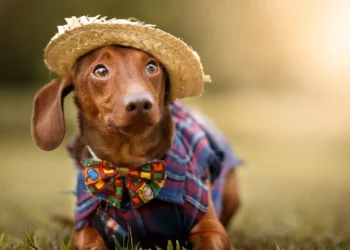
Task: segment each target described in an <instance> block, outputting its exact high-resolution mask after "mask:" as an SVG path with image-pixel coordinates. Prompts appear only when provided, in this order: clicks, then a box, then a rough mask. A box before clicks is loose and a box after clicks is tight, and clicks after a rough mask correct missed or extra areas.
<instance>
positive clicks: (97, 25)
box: [45, 16, 210, 100]
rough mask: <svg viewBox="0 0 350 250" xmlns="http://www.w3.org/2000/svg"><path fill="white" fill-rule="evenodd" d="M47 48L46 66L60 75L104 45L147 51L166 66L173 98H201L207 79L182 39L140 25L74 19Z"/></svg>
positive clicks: (102, 19) (117, 20)
mask: <svg viewBox="0 0 350 250" xmlns="http://www.w3.org/2000/svg"><path fill="white" fill-rule="evenodd" d="M65 20H66V22H67V24H66V25H63V26H58V33H57V34H56V35H55V36H54V37H53V38H52V39H51V41H50V42H49V44H48V45H47V47H46V48H45V64H46V65H47V67H48V68H49V69H50V70H51V71H53V72H55V73H57V74H59V75H65V74H67V73H68V72H69V70H70V69H71V67H72V66H73V64H74V63H75V61H76V60H77V59H78V58H79V57H81V56H83V55H84V54H86V53H88V52H90V51H92V50H95V49H97V48H99V47H103V46H105V45H121V46H128V47H132V48H136V49H140V50H142V51H145V52H147V53H149V54H151V55H152V56H154V57H155V58H157V59H158V60H159V61H160V63H161V64H162V65H163V66H164V67H165V69H166V71H167V72H168V74H169V78H170V85H171V90H170V99H171V100H175V99H178V98H184V97H191V96H198V95H200V94H201V93H202V92H203V83H204V82H210V76H205V75H204V73H203V67H202V64H201V62H200V58H199V56H198V54H197V53H196V52H195V51H193V50H192V49H191V48H190V47H189V46H188V45H187V44H186V43H184V42H183V41H181V40H180V39H178V38H176V37H174V36H172V35H170V34H169V33H167V32H164V31H162V30H160V29H157V28H155V26H154V25H148V24H144V23H141V22H136V21H130V20H125V19H114V18H113V19H110V20H107V19H106V17H102V18H100V17H99V16H96V17H87V16H81V17H78V18H77V17H74V16H73V17H71V18H66V19H65Z"/></svg>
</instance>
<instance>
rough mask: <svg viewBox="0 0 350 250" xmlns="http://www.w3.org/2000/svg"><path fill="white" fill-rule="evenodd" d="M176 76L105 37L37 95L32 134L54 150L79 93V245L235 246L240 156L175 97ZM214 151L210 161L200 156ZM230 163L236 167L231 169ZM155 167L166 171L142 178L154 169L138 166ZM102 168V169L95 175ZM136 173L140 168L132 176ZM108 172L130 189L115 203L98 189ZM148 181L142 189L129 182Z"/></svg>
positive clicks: (75, 148) (74, 147)
mask: <svg viewBox="0 0 350 250" xmlns="http://www.w3.org/2000/svg"><path fill="white" fill-rule="evenodd" d="M171 84H172V83H171V80H170V77H169V74H168V72H167V69H166V68H165V67H164V65H163V64H162V63H161V62H160V61H159V60H158V59H157V58H156V57H154V56H152V55H150V54H149V53H146V52H144V51H142V50H140V49H135V48H131V47H128V46H126V47H125V46H120V45H106V46H101V47H99V48H97V49H95V50H92V51H90V52H88V53H86V54H84V55H82V56H81V57H79V58H78V59H77V60H75V62H74V64H73V66H72V67H71V68H70V70H69V72H68V73H66V74H65V75H64V76H61V77H59V78H56V79H54V80H52V81H51V82H49V83H48V84H47V85H45V86H44V87H43V88H42V89H40V90H39V91H38V93H37V94H36V96H35V98H34V109H33V118H32V137H33V138H34V141H35V143H36V144H37V145H38V146H39V147H40V148H41V149H44V150H52V149H54V148H56V147H57V146H58V145H60V144H61V143H62V140H63V137H64V133H65V121H64V112H63V100H64V97H65V96H66V95H67V94H68V93H69V92H71V91H73V90H74V92H75V104H76V106H77V107H78V124H79V133H78V135H77V137H76V138H75V140H74V141H73V142H72V143H71V144H70V146H69V151H70V153H71V155H72V157H73V159H74V162H75V163H76V165H77V168H78V169H79V175H78V183H77V209H76V225H75V230H74V232H73V246H74V249H79V250H85V249H98V250H99V249H101V250H102V249H114V247H118V246H119V247H125V245H124V246H122V245H123V242H124V243H125V240H126V238H128V239H130V238H132V241H133V242H134V243H135V244H139V246H140V247H143V248H150V249H155V247H160V248H162V249H165V248H166V246H167V242H168V240H171V241H172V242H175V241H176V240H177V241H179V243H180V244H181V245H182V246H184V247H186V248H189V249H191V248H192V247H194V248H196V249H204V250H206V249H208V250H209V249H218V250H226V249H230V241H229V238H228V235H227V233H226V231H225V227H227V225H228V223H229V221H230V219H231V217H232V216H233V215H234V213H235V211H236V210H237V208H238V206H239V194H238V188H237V180H236V171H235V168H234V167H235V166H234V165H238V164H239V163H238V161H237V160H236V161H235V159H233V158H234V157H232V156H230V155H231V154H232V152H230V148H229V146H226V144H225V143H226V141H225V139H224V137H222V135H221V133H219V132H218V131H216V129H215V127H214V126H212V125H210V124H209V123H210V122H209V121H207V120H206V118H204V117H203V116H201V115H200V114H199V113H198V112H194V111H192V110H190V109H188V108H186V107H184V106H183V104H182V103H181V102H179V101H175V102H174V101H171V100H170V96H171ZM197 137H198V138H197ZM194 141H195V145H191V142H194ZM220 142H222V143H223V145H225V146H223V145H220ZM227 145H228V144H227ZM181 147H182V148H181ZM174 148H175V149H174ZM206 150H208V151H206ZM205 152H208V155H210V157H208V159H209V160H210V164H209V163H207V162H205V163H204V164H202V162H201V161H202V158H203V157H202V155H203V154H205ZM225 153H226V155H225ZM189 154H191V155H189ZM195 154H199V155H200V156H199V157H198V159H197V158H196V157H195V156H194V155H195ZM187 158H188V159H187ZM86 159H88V160H86ZM100 159H103V160H100ZM154 159H157V160H156V161H154ZM185 161H187V162H188V165H187V168H186V169H185V170H184V169H183V166H181V164H180V163H181V162H185ZM225 161H226V163H225V164H231V165H232V166H229V167H226V168H225V169H223V167H222V166H223V162H225ZM167 164H168V165H167ZM208 165H209V166H208ZM138 166H142V167H141V168H137V167H138ZM102 167H106V168H104V170H101V168H102ZM146 167H147V168H148V167H152V171H153V172H155V171H158V170H159V171H160V172H159V173H160V174H161V175H162V174H164V176H163V177H162V178H160V179H157V180H155V179H156V177H149V178H148V179H147V180H146V181H141V177H142V175H146V174H148V173H146V174H145V173H141V172H137V171H139V170H138V169H145V168H146ZM116 169H117V172H118V173H116ZM100 170H101V171H102V172H99V173H98V174H97V176H98V177H96V178H95V177H93V176H92V175H91V173H95V172H94V171H100ZM103 171H105V172H103ZM106 171H107V172H106ZM110 171H112V172H113V174H111V175H109V173H111V172H110ZM140 171H141V170H140ZM133 172H137V173H139V175H136V174H135V175H134V176H131V177H128V176H129V175H130V174H132V173H133ZM140 173H141V174H140ZM159 173H158V174H159ZM95 174H96V173H95ZM116 174H118V176H119V177H120V179H118V181H117V178H116V177H115V175H116ZM102 175H106V176H105V177H106V178H107V177H108V178H110V179H109V181H107V180H106V179H104V180H103V181H104V182H103V181H102V183H103V184H104V185H105V184H106V183H108V185H105V186H104V188H105V191H106V190H107V191H106V192H107V194H110V192H111V190H112V189H113V188H114V187H113V188H112V187H111V186H110V185H112V184H113V185H114V184H115V185H119V186H118V187H120V190H122V191H120V193H119V194H117V195H116V194H115V193H114V197H112V198H113V199H114V200H113V201H114V202H110V201H111V199H108V198H107V197H106V193H98V192H97V191H96V189H99V187H97V188H96V186H98V185H99V184H100V183H101V178H100V177H101V176H102ZM135 176H138V177H140V178H136V177H135ZM94 178H95V179H94ZM97 178H99V179H98V180H97ZM153 179H154V180H155V181H154V183H151V182H150V180H153ZM95 180H96V181H95ZM117 182H118V183H117ZM135 182H136V184H135ZM141 182H142V183H143V184H142V185H143V189H142V190H141V189H137V190H136V189H133V190H130V189H129V190H127V189H126V187H130V186H132V185H135V187H136V186H140V185H141V184H140V183H141ZM126 183H127V184H126ZM101 189H102V188H101ZM113 190H114V189H113ZM135 190H136V191H135ZM218 190H219V191H218ZM134 191H135V192H136V194H135V196H133V195H134V193H133V192H134ZM191 192H193V193H191ZM216 192H219V193H220V194H219V195H218V193H216ZM117 193H118V192H117ZM119 197H121V198H120V200H117V201H115V199H116V198H119ZM137 199H138V200H137ZM137 202H139V203H137ZM135 204H136V205H135ZM133 205H135V206H133ZM218 210H220V211H218Z"/></svg>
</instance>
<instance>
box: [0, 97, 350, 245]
mask: <svg viewBox="0 0 350 250" xmlns="http://www.w3.org/2000/svg"><path fill="white" fill-rule="evenodd" d="M10 96H11V95H4V96H3V97H2V98H1V99H2V101H4V102H5V103H6V109H5V108H4V107H1V109H0V115H1V117H2V121H1V125H0V126H1V128H2V129H1V131H2V132H1V134H0V136H1V139H2V140H1V144H0V156H1V157H0V161H1V174H0V189H1V190H2V192H1V195H0V204H1V206H0V249H11V247H10V246H11V245H12V246H13V248H14V249H15V246H19V248H17V249H32V248H30V247H29V246H28V244H29V243H30V242H28V241H27V240H26V239H31V238H35V241H36V242H37V244H39V245H40V244H43V245H42V246H41V247H38V248H39V249H65V246H68V247H69V232H70V228H65V229H57V227H56V226H54V225H51V222H50V217H51V215H52V214H62V215H67V216H71V215H72V213H73V207H74V198H73V195H72V190H73V188H74V182H75V180H74V176H75V171H74V169H73V168H72V164H71V161H70V159H69V157H68V155H67V153H66V151H65V148H64V146H61V147H60V148H59V149H57V150H55V151H53V152H42V151H40V150H38V149H37V148H35V147H34V145H33V143H32V141H31V139H30V136H29V133H30V131H29V127H28V122H29V120H30V112H31V111H30V110H31V103H30V101H31V100H30V96H31V95H29V94H28V93H24V94H23V98H20V100H22V101H21V103H18V102H14V100H12V99H10ZM204 97H205V98H200V99H195V100H191V101H187V104H189V105H191V106H195V107H200V109H201V110H202V111H203V112H205V113H206V114H207V115H208V116H209V117H211V119H212V120H214V121H215V122H216V124H217V126H218V127H219V128H221V129H222V130H223V131H224V132H225V133H226V134H227V136H228V137H229V138H230V140H231V141H232V143H233V145H234V148H235V150H236V152H237V154H238V155H239V156H240V157H241V158H243V159H244V160H245V164H244V166H242V167H241V168H240V169H239V170H238V175H239V186H240V193H241V199H242V205H241V207H240V209H239V211H238V213H237V216H236V217H235V218H234V220H233V221H232V223H231V225H230V230H229V235H230V238H231V240H232V245H233V247H234V248H235V249H288V250H289V249H350V200H349V197H350V196H349V193H350V182H349V176H350V168H349V166H348V165H349V164H348V155H349V149H350V138H349V136H348V134H350V133H349V132H350V119H349V118H347V109H346V108H345V107H346V105H348V104H350V103H349V102H350V101H348V99H349V98H346V97H345V96H344V95H342V94H341V93H339V94H337V95H336V96H334V95H333V96H332V97H329V96H327V95H326V94H322V93H312V94H306V95H305V94H304V95H300V94H299V93H289V94H288V95H287V94H271V93H255V92H253V91H251V92H249V93H238V94H232V95H230V96H227V95H225V94H223V93H218V94H217V95H215V96H210V97H209V96H208V97H206V96H204ZM344 106H345V107H344ZM14 114H16V115H14ZM18 114H21V115H18ZM66 115H67V122H68V131H67V136H66V140H65V142H68V140H69V139H70V138H72V136H73V133H74V120H75V115H74V109H73V108H72V101H71V100H70V101H69V102H67V103H66ZM349 117H350V116H349ZM14 124H15V125H14ZM28 230H33V231H35V232H36V233H35V235H36V236H32V235H31V233H29V232H31V231H28ZM1 232H4V238H3V243H2V244H1V242H2V241H1V239H2V238H1ZM23 241H24V242H27V243H26V244H27V247H25V246H24V245H22V242H23ZM40 242H46V243H40ZM61 243H64V244H63V245H62V246H61V245H60V244H61ZM5 246H7V247H5Z"/></svg>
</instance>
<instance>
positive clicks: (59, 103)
mask: <svg viewBox="0 0 350 250" xmlns="http://www.w3.org/2000/svg"><path fill="white" fill-rule="evenodd" d="M72 89H73V83H72V78H71V76H70V75H67V76H64V77H62V78H57V79H54V80H52V81H51V82H49V83H48V84H46V85H45V86H44V87H42V88H41V89H40V90H39V91H38V93H37V94H36V95H35V97H34V109H33V116H32V128H31V133H32V138H33V140H34V142H35V144H36V145H37V146H38V147H39V148H40V149H42V150H45V151H49V150H53V149H55V148H57V147H58V146H59V145H60V144H61V143H62V141H63V138H64V134H65V130H66V126H65V121H64V114H63V99H64V97H65V96H66V95H67V94H68V93H69V92H70V91H71V90H72Z"/></svg>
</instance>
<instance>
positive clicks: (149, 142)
mask: <svg viewBox="0 0 350 250" xmlns="http://www.w3.org/2000/svg"><path fill="white" fill-rule="evenodd" d="M79 123H80V129H81V134H80V138H79V141H80V143H78V144H80V145H76V147H78V148H79V147H80V149H81V150H83V147H85V146H86V145H89V146H90V147H91V148H92V149H93V151H94V152H95V153H96V155H97V156H98V158H100V159H103V160H106V161H109V162H111V163H113V164H116V165H119V166H120V165H122V166H127V167H134V166H139V165H141V164H144V163H145V162H147V161H150V160H153V159H159V158H161V157H163V156H164V155H165V154H166V153H167V152H168V151H169V150H170V149H171V147H172V144H173V133H174V123H173V120H172V117H171V113H170V110H169V107H168V106H166V107H165V108H164V114H163V117H162V119H161V121H160V122H159V123H158V124H157V125H155V126H153V127H151V128H147V129H146V130H145V132H144V133H142V134H137V135H125V134H122V133H118V132H115V131H110V130H106V129H102V130H101V129H99V128H98V127H95V126H93V125H91V124H90V123H89V122H88V121H87V119H86V118H85V117H84V116H83V114H82V112H80V114H79ZM78 151H79V149H78V150H76V152H78ZM79 155H81V154H78V156H77V158H81V157H79ZM79 162H81V159H80V161H79Z"/></svg>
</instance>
